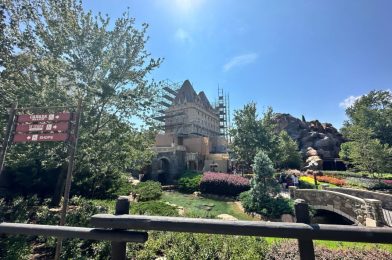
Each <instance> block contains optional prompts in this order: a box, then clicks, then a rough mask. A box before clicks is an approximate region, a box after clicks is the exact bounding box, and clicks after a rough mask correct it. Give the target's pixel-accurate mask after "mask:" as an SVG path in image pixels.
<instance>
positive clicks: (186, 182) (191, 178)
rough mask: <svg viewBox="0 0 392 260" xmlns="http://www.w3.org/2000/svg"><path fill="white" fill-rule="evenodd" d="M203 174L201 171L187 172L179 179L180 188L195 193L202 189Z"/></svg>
mask: <svg viewBox="0 0 392 260" xmlns="http://www.w3.org/2000/svg"><path fill="white" fill-rule="evenodd" d="M202 177H203V175H202V174H201V173H200V172H185V174H184V175H182V176H181V178H180V179H179V180H178V189H179V191H181V192H184V193H193V192H195V191H199V190H200V182H201V178H202Z"/></svg>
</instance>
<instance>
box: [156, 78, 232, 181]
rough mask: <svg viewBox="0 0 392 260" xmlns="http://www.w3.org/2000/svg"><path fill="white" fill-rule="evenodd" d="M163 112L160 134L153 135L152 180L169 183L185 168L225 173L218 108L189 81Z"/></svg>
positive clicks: (224, 155)
mask: <svg viewBox="0 0 392 260" xmlns="http://www.w3.org/2000/svg"><path fill="white" fill-rule="evenodd" d="M171 100H172V102H171V104H167V105H168V106H167V108H166V109H165V110H164V116H163V120H164V133H160V134H158V135H157V136H156V140H155V148H154V149H155V151H156V153H157V156H156V158H154V160H153V162H152V178H153V179H157V180H159V181H161V182H162V183H170V182H171V181H172V180H173V179H175V178H177V177H178V176H179V175H180V174H181V173H183V172H184V171H185V170H186V169H189V170H199V171H201V170H210V166H211V165H214V167H215V170H216V171H227V168H228V156H227V153H226V152H227V151H226V149H227V142H226V139H225V137H224V136H221V132H220V117H219V109H218V108H214V107H213V106H212V105H211V103H210V102H209V101H208V98H207V97H206V95H205V93H204V92H203V91H201V92H200V93H199V94H197V93H196V92H195V90H194V89H193V87H192V85H191V83H190V82H189V80H185V81H184V83H183V84H182V86H181V88H180V89H179V90H177V91H176V92H175V96H174V97H173V98H172V99H171Z"/></svg>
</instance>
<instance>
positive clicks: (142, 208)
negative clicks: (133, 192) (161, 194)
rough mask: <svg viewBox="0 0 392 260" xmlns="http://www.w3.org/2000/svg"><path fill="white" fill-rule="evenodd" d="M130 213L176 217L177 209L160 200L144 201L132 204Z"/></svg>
mask: <svg viewBox="0 0 392 260" xmlns="http://www.w3.org/2000/svg"><path fill="white" fill-rule="evenodd" d="M131 214H135V215H153V216H174V217H176V216H178V211H177V209H176V208H174V207H173V206H170V205H168V204H166V203H164V202H162V201H145V202H138V203H135V204H132V206H131Z"/></svg>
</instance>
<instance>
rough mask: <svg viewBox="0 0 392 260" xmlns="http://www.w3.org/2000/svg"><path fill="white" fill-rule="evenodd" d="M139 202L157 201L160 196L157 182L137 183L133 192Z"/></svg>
mask: <svg viewBox="0 0 392 260" xmlns="http://www.w3.org/2000/svg"><path fill="white" fill-rule="evenodd" d="M132 193H134V194H137V195H138V200H139V201H149V200H158V199H159V198H160V197H161V195H162V186H161V184H160V183H159V182H157V181H146V182H139V183H138V184H137V185H136V186H135V187H134V190H133V192H132Z"/></svg>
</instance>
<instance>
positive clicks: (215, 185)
mask: <svg viewBox="0 0 392 260" xmlns="http://www.w3.org/2000/svg"><path fill="white" fill-rule="evenodd" d="M249 189H250V185H249V180H248V179H246V178H244V177H241V176H238V175H233V174H227V173H217V172H205V173H204V174H203V178H202V179H201V182H200V191H201V192H204V193H211V194H218V195H228V196H237V195H238V194H240V193H241V192H243V191H247V190H249Z"/></svg>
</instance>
